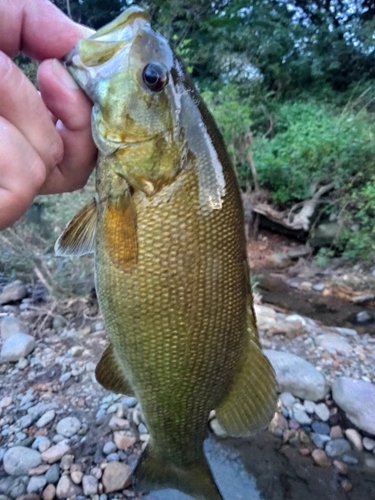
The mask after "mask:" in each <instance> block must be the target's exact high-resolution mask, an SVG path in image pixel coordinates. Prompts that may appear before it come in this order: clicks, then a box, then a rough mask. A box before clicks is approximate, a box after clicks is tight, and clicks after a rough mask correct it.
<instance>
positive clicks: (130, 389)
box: [56, 7, 276, 500]
mask: <svg viewBox="0 0 375 500" xmlns="http://www.w3.org/2000/svg"><path fill="white" fill-rule="evenodd" d="M111 37H112V38H111ZM65 61H66V65H67V68H68V69H69V71H70V72H71V74H72V75H73V76H74V78H75V79H76V81H77V82H78V84H79V85H80V86H81V87H82V88H83V90H85V91H86V92H87V94H88V96H89V97H90V98H91V99H92V100H93V102H94V107H93V114H92V129H93V137H94V140H95V142H96V144H97V146H98V149H99V156H98V164H97V169H96V176H97V181H96V188H97V194H96V197H95V199H94V200H93V201H92V202H91V203H90V204H89V205H88V206H86V207H84V208H83V209H81V210H80V211H79V212H78V214H77V215H76V216H75V218H74V219H73V220H72V221H71V222H70V223H69V224H68V225H67V227H66V229H65V231H64V233H63V234H62V236H60V238H59V240H58V241H57V243H56V252H57V253H58V254H60V255H82V254H84V253H89V252H94V253H95V275H96V288H97V295H98V300H99V305H100V308H101V311H102V313H103V318H104V322H105V326H106V331H107V333H108V336H109V340H110V342H109V345H108V347H107V349H106V350H105V352H104V353H103V355H102V358H101V360H100V361H99V363H98V365H97V368H96V377H97V380H98V381H99V383H101V384H102V385H103V386H104V387H105V388H107V389H109V390H111V391H114V392H120V393H124V394H129V395H135V396H136V397H137V398H138V400H139V402H140V405H141V407H142V410H143V414H144V417H145V421H146V424H147V427H148V430H149V433H150V441H149V444H148V445H147V447H146V449H145V450H144V452H143V454H142V456H141V458H140V460H139V462H138V464H137V466H136V468H135V470H134V472H133V474H134V484H135V485H136V486H137V487H138V488H140V489H146V490H147V489H158V488H167V487H172V488H176V489H179V490H181V491H183V492H185V493H187V494H189V495H191V496H192V497H193V498H195V499H197V500H222V496H221V494H220V492H219V490H218V488H217V486H216V484H215V481H214V479H213V477H212V474H211V471H210V468H209V466H208V464H207V461H206V459H205V456H204V453H203V441H204V439H205V437H206V434H207V421H208V416H209V413H210V411H211V410H215V412H216V418H217V419H218V422H219V424H220V425H221V426H222V428H223V430H224V431H225V432H226V433H227V434H228V435H231V436H237V437H240V436H249V435H250V434H251V433H252V432H253V431H254V430H256V429H259V428H261V427H262V426H265V425H266V424H267V422H268V421H269V420H270V418H271V416H272V414H273V412H274V409H275V402H276V382H275V375H274V372H273V370H272V367H271V365H270V363H269V362H268V360H267V359H266V358H265V356H264V355H263V354H262V352H261V349H260V344H259V339H258V334H257V330H256V324H255V316H254V311H253V308H252V297H251V292H250V290H249V270H248V265H247V261H246V243H245V237H244V221H243V213H242V204H241V197H240V192H239V189H238V186H237V181H236V177H235V173H234V170H233V167H232V165H231V163H230V160H229V157H228V154H227V152H226V149H225V145H224V143H223V139H222V137H221V134H220V132H219V131H218V129H217V127H216V124H215V122H214V121H213V119H212V117H211V115H210V113H209V112H208V110H207V108H206V107H205V105H204V103H203V101H202V100H201V98H200V96H199V94H198V93H197V91H196V89H195V88H194V86H193V84H192V82H191V81H190V78H189V76H188V75H187V74H186V72H185V70H184V68H183V65H182V63H181V62H180V61H179V59H178V57H176V56H175V54H174V53H173V51H172V49H171V48H170V46H169V44H168V42H167V41H166V40H165V39H164V38H163V37H162V36H161V35H160V34H158V33H156V32H155V31H153V29H152V28H151V26H150V23H149V20H148V17H147V14H146V13H145V12H144V11H143V10H142V9H140V8H139V7H131V8H129V9H128V10H126V11H124V12H123V14H121V15H120V16H119V18H117V19H115V20H114V21H113V22H112V23H110V24H109V25H108V26H105V27H104V28H102V29H101V30H99V31H98V32H97V33H96V34H94V35H92V36H91V37H90V38H88V39H85V40H81V41H80V42H79V43H78V45H77V46H76V48H74V49H73V50H72V52H71V53H70V54H68V56H67V57H66V59H65ZM149 75H151V76H152V78H151V80H150V79H149V78H148V76H149Z"/></svg>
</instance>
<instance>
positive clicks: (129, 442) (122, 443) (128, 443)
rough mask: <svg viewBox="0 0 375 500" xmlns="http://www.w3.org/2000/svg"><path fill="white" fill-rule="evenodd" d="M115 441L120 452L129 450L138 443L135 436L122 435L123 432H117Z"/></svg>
mask: <svg viewBox="0 0 375 500" xmlns="http://www.w3.org/2000/svg"><path fill="white" fill-rule="evenodd" d="M114 439H115V443H116V446H117V448H118V449H119V450H128V449H129V448H131V447H132V446H134V444H135V442H136V438H135V437H134V436H126V435H124V434H122V433H121V431H117V432H115V434H114Z"/></svg>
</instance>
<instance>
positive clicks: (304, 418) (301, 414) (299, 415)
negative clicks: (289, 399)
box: [293, 407, 311, 425]
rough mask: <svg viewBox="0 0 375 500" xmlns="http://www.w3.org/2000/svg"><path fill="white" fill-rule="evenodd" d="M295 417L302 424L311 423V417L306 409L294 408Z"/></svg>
mask: <svg viewBox="0 0 375 500" xmlns="http://www.w3.org/2000/svg"><path fill="white" fill-rule="evenodd" d="M293 417H294V419H295V420H297V422H298V423H299V424H301V425H309V424H311V418H310V417H309V416H308V415H307V413H306V412H305V411H304V410H301V409H300V408H295V407H294V408H293Z"/></svg>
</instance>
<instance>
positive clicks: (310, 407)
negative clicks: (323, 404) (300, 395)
mask: <svg viewBox="0 0 375 500" xmlns="http://www.w3.org/2000/svg"><path fill="white" fill-rule="evenodd" d="M303 406H304V408H305V411H306V412H307V413H310V414H312V413H314V411H315V403H314V401H309V400H308V399H306V401H304V403H303Z"/></svg>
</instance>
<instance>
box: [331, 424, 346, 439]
mask: <svg viewBox="0 0 375 500" xmlns="http://www.w3.org/2000/svg"><path fill="white" fill-rule="evenodd" d="M329 435H330V437H331V438H332V439H340V438H342V437H343V433H342V429H341V427H340V426H339V425H334V426H333V427H331V430H330V431H329Z"/></svg>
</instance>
